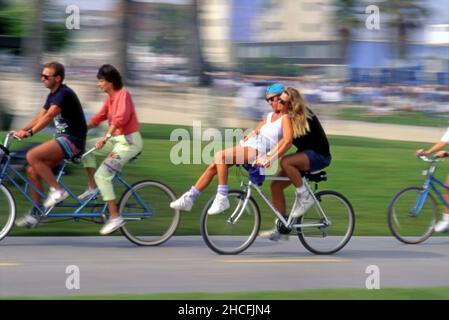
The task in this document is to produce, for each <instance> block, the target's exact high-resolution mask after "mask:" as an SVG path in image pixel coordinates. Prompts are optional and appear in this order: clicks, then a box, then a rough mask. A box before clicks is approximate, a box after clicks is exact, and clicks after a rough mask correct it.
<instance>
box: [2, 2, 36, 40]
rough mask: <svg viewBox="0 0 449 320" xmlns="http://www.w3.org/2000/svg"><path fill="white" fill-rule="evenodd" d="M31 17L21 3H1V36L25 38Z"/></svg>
mask: <svg viewBox="0 0 449 320" xmlns="http://www.w3.org/2000/svg"><path fill="white" fill-rule="evenodd" d="M29 15H30V12H29V10H28V9H27V7H26V6H24V5H23V4H21V3H10V2H5V1H0V34H1V35H7V36H12V37H23V36H24V35H25V34H26V21H27V20H28V18H29Z"/></svg>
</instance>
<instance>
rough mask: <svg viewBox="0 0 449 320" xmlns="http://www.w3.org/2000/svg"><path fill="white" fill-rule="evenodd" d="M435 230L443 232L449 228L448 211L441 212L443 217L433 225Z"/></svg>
mask: <svg viewBox="0 0 449 320" xmlns="http://www.w3.org/2000/svg"><path fill="white" fill-rule="evenodd" d="M434 230H435V232H444V231H448V230H449V213H445V214H443V218H442V219H441V220H440V221H439V222H438V223H437V224H436V225H435V229H434Z"/></svg>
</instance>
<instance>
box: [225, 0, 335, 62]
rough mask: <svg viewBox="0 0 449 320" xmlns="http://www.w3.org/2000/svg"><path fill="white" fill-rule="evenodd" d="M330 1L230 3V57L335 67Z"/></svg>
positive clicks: (296, 0) (287, 0)
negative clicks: (232, 54) (269, 58)
mask: <svg viewBox="0 0 449 320" xmlns="http://www.w3.org/2000/svg"><path fill="white" fill-rule="evenodd" d="M331 2H332V1H331V0H256V1H252V0H234V1H233V8H232V19H233V20H232V26H231V28H232V31H231V34H232V41H233V45H234V52H233V53H234V57H235V58H236V59H241V58H268V57H278V58H281V59H284V60H285V61H286V62H288V63H295V64H336V63H337V62H338V48H337V43H336V40H337V39H336V36H335V34H334V27H333V24H332V11H331Z"/></svg>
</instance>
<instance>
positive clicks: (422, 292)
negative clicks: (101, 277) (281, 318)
mask: <svg viewBox="0 0 449 320" xmlns="http://www.w3.org/2000/svg"><path fill="white" fill-rule="evenodd" d="M6 299H20V300H22V299H49V300H67V299H68V300H448V299H449V287H439V288H407V289H404V288H400V289H399V288H398V289H395V288H394V289H393V288H391V289H379V290H367V289H313V290H298V291H260V292H226V293H211V292H191V293H151V294H115V295H84V296H81V295H79V296H76V295H73V296H67V297H61V296H54V297H11V298H6Z"/></svg>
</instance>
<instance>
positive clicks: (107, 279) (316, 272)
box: [0, 236, 449, 297]
mask: <svg viewBox="0 0 449 320" xmlns="http://www.w3.org/2000/svg"><path fill="white" fill-rule="evenodd" d="M373 266H374V267H373ZM78 271H79V272H78ZM374 275H376V276H377V275H378V278H377V279H378V281H377V280H375V281H373V278H372V277H373V276H374ZM370 277H371V278H370ZM376 281H377V282H376ZM367 283H368V285H371V286H372V285H373V284H374V285H375V284H376V283H378V284H379V286H380V288H387V287H436V286H449V238H448V237H433V238H430V239H428V240H427V241H426V242H424V243H422V244H419V245H405V244H402V243H400V242H398V241H397V240H396V239H394V238H392V237H353V238H352V239H351V241H350V242H349V244H348V245H347V246H346V247H345V248H344V249H343V250H342V251H340V252H339V253H337V254H334V255H329V256H321V255H320V256H318V255H314V254H312V253H309V252H308V251H307V250H306V249H304V247H302V245H301V244H300V242H299V241H298V239H297V238H291V239H290V240H289V241H287V242H271V241H269V240H265V239H257V240H256V242H255V243H254V244H253V245H252V246H251V247H250V248H249V249H248V250H247V251H245V252H243V253H241V254H240V255H233V256H220V255H217V254H215V253H214V252H212V251H210V250H209V248H208V247H207V246H206V245H205V244H204V243H203V240H202V238H201V237H199V236H192V237H183V236H178V237H173V238H172V239H170V240H169V241H168V242H166V243H165V244H163V245H161V246H158V247H137V246H135V245H133V244H132V243H130V242H128V241H127V240H126V239H125V238H124V237H9V238H6V239H4V240H2V241H1V242H0V297H1V296H3V297H5V296H49V295H50V296H52V295H58V296H59V295H83V294H116V293H125V294H126V293H133V294H139V293H162V292H228V291H239V292H240V291H262V290H263V291H266V290H300V289H311V288H366V285H367Z"/></svg>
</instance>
